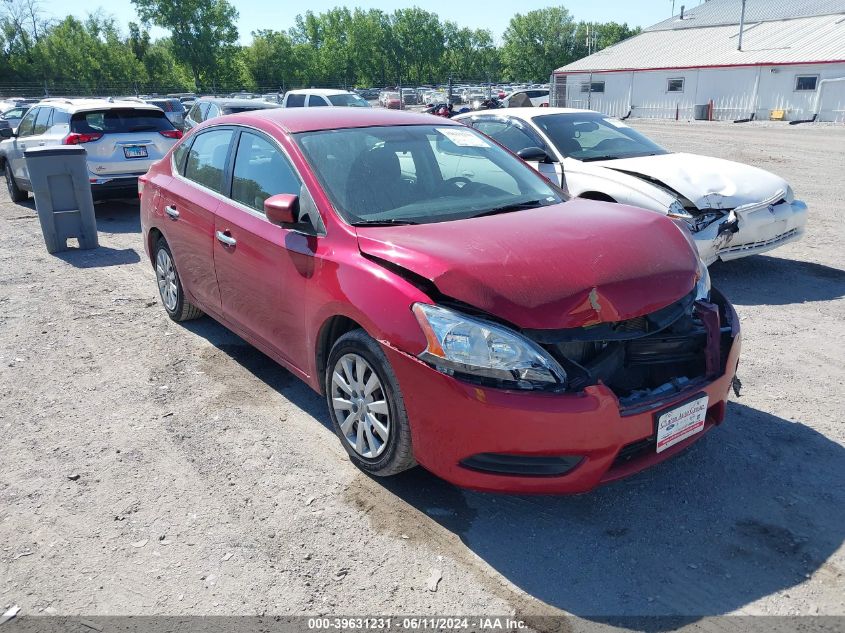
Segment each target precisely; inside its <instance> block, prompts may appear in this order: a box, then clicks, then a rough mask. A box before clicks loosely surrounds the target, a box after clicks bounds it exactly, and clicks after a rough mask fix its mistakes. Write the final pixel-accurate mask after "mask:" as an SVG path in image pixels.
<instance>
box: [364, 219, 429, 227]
mask: <svg viewBox="0 0 845 633" xmlns="http://www.w3.org/2000/svg"><path fill="white" fill-rule="evenodd" d="M411 224H419V222H414V221H413V220H399V219H396V218H391V219H389V220H360V221H358V222H353V223H352V226H408V225H411Z"/></svg>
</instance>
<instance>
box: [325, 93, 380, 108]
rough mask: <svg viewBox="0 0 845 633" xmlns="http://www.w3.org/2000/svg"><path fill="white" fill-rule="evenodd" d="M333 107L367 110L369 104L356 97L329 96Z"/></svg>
mask: <svg viewBox="0 0 845 633" xmlns="http://www.w3.org/2000/svg"><path fill="white" fill-rule="evenodd" d="M329 101H331V103H332V105H334V106H349V107H351V108H369V107H370V104H369V103H367V102H366V101H365V100H364V99H362V98H361V97H359V96H358V95H331V96H329Z"/></svg>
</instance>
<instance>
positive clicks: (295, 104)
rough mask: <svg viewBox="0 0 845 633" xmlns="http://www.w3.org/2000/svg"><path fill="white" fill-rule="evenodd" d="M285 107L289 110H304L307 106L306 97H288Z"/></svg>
mask: <svg viewBox="0 0 845 633" xmlns="http://www.w3.org/2000/svg"><path fill="white" fill-rule="evenodd" d="M285 105H286V107H288V108H302V107H304V106H305V95H288V100H287V103H286V104H285Z"/></svg>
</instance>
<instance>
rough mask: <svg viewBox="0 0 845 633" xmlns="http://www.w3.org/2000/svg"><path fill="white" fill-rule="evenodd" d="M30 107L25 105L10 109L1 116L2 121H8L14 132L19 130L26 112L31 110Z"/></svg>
mask: <svg viewBox="0 0 845 633" xmlns="http://www.w3.org/2000/svg"><path fill="white" fill-rule="evenodd" d="M29 107H30V106H29V105H23V106H15V107H14V108H10V109H8V110H6V111H5V112H3V114H0V121H6V122H7V123H8V124H9V127H10V128H12V131H13V132H14V131H15V130H17V129H18V124H19V123H20V122H21V119H22V118H23V115H24V114H26V111H27V110H29Z"/></svg>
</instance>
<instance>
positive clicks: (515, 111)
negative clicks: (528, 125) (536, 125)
mask: <svg viewBox="0 0 845 633" xmlns="http://www.w3.org/2000/svg"><path fill="white" fill-rule="evenodd" d="M479 114H493V115H500V116H515V117H519V118H520V119H528V120H531V119H534V118H537V117H540V116H548V115H550V114H599V115H601V116H604V115H602V114H601V112H596V111H595V110H581V109H579V108H501V109H496V110H477V111H475V112H466V113H462V114H459V115H458V116H456V117H455V118H456V119H466V118H469V117H471V116H473V115H479ZM611 118H612V117H611Z"/></svg>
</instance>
